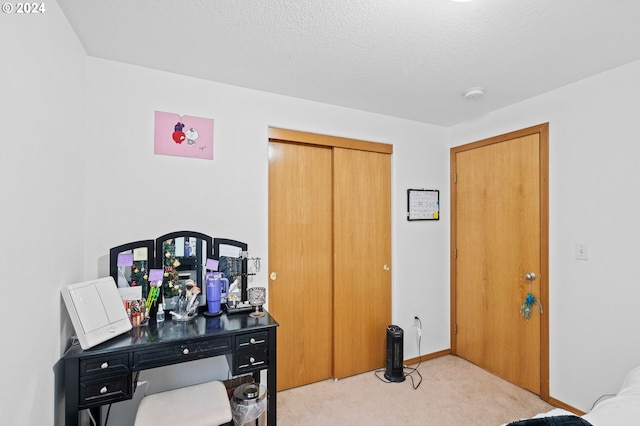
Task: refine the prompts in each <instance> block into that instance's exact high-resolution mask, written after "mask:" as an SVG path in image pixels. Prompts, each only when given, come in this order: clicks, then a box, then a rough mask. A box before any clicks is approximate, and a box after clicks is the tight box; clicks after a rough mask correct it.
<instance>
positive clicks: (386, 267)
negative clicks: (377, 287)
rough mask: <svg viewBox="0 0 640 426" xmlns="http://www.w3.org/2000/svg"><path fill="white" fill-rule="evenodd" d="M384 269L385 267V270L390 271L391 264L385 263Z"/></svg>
mask: <svg viewBox="0 0 640 426" xmlns="http://www.w3.org/2000/svg"><path fill="white" fill-rule="evenodd" d="M382 269H384V270H385V271H388V270H389V269H391V268H390V267H389V265H387V264H385V265H384V266H383V267H382Z"/></svg>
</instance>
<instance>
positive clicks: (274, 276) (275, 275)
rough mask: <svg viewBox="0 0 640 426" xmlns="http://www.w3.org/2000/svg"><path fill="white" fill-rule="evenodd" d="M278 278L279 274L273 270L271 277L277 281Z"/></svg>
mask: <svg viewBox="0 0 640 426" xmlns="http://www.w3.org/2000/svg"><path fill="white" fill-rule="evenodd" d="M277 278H278V274H276V273H275V272H272V273H270V274H269V279H270V280H271V281H275V280H276V279H277Z"/></svg>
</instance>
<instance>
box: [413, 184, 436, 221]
mask: <svg viewBox="0 0 640 426" xmlns="http://www.w3.org/2000/svg"><path fill="white" fill-rule="evenodd" d="M439 219H440V191H439V190H437V189H407V220H409V221H414V220H439Z"/></svg>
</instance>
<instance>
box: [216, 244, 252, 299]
mask: <svg viewBox="0 0 640 426" xmlns="http://www.w3.org/2000/svg"><path fill="white" fill-rule="evenodd" d="M221 246H233V247H237V248H238V249H239V251H240V252H243V254H244V255H242V254H241V257H239V258H238V259H239V261H238V263H239V266H240V268H239V269H240V270H239V273H240V287H241V296H242V299H241V300H242V301H245V300H247V285H248V282H249V280H248V273H247V272H248V271H247V256H246V253H247V250H248V245H247V244H246V243H243V242H240V241H236V240H230V239H227V238H214V239H213V258H214V259H215V260H217V261H218V262H219V263H218V271H221V272H224V270H223V269H224V268H225V265H224V258H225V257H226V256H221V254H220V253H221ZM221 257H222V258H223V259H222V260H221V259H220V258H221ZM225 276H226V274H225ZM226 278H228V279H229V284H231V283H233V280H234V278H232V277H228V276H226Z"/></svg>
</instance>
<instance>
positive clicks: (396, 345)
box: [384, 325, 404, 382]
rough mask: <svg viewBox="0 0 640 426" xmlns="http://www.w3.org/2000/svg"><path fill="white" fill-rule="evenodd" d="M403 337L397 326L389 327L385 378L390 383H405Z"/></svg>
mask: <svg viewBox="0 0 640 426" xmlns="http://www.w3.org/2000/svg"><path fill="white" fill-rule="evenodd" d="M403 335H404V332H403V331H402V329H401V328H400V327H398V326H397V325H389V326H387V367H386V368H385V371H384V378H385V379H387V380H388V381H390V382H404V367H403V362H404V360H403V359H402V346H403V340H404V337H403Z"/></svg>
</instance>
